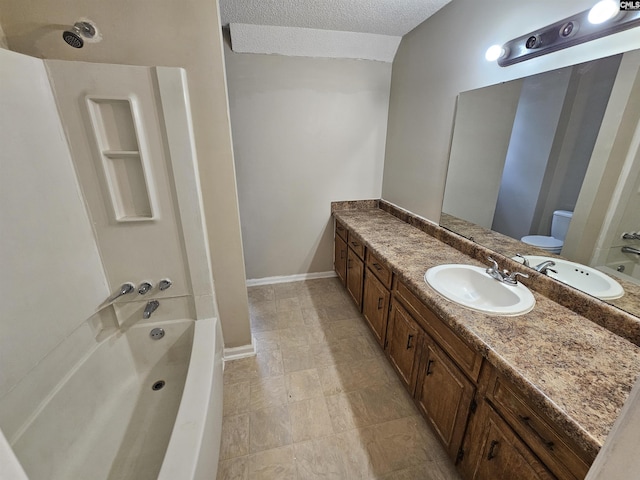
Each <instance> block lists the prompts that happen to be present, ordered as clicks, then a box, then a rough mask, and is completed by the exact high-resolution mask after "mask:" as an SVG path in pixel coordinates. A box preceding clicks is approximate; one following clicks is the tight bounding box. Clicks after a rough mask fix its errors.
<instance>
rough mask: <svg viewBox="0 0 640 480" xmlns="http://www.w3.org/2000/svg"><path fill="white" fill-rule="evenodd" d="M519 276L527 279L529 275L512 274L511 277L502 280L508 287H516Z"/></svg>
mask: <svg viewBox="0 0 640 480" xmlns="http://www.w3.org/2000/svg"><path fill="white" fill-rule="evenodd" d="M519 276H520V277H522V278H529V275H527V274H526V273H520V272H512V273H511V275H509V276H508V277H506V278H505V279H504V281H505V283H508V284H510V285H517V284H518V277H519Z"/></svg>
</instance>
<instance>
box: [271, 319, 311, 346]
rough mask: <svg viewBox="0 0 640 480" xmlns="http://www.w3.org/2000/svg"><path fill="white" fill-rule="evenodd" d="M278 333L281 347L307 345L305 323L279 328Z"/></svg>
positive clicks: (307, 335) (307, 333)
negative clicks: (298, 325)
mask: <svg viewBox="0 0 640 480" xmlns="http://www.w3.org/2000/svg"><path fill="white" fill-rule="evenodd" d="M278 335H279V337H278V338H279V342H280V346H281V348H282V349H287V348H292V347H301V346H306V345H309V332H308V328H307V327H306V326H305V325H302V326H301V327H294V328H283V329H280V330H278Z"/></svg>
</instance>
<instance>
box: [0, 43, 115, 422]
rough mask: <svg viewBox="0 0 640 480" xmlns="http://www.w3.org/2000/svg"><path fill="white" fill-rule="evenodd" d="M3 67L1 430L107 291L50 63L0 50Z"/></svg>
mask: <svg viewBox="0 0 640 480" xmlns="http://www.w3.org/2000/svg"><path fill="white" fill-rule="evenodd" d="M0 65H2V68H1V69H0V84H1V85H2V88H1V89H0V105H2V109H1V110H0V113H1V114H0V144H1V145H2V175H0V202H1V204H2V205H3V208H2V209H0V231H1V232H2V238H1V241H2V248H0V265H2V275H1V276H0V292H1V293H0V299H1V301H0V331H2V335H0V364H1V365H2V370H1V372H0V400H2V401H0V420H2V428H3V430H4V429H5V427H6V425H7V424H6V422H5V421H4V420H6V418H7V416H9V415H11V416H14V417H15V416H16V415H17V412H16V411H15V410H14V411H12V412H7V411H6V410H5V409H4V399H5V398H6V395H7V394H8V393H9V392H10V391H11V390H12V389H13V388H14V387H15V386H16V385H17V384H18V382H19V381H20V380H22V379H23V378H24V377H25V376H26V374H27V373H28V372H30V371H31V370H32V369H33V368H34V367H35V366H36V365H38V364H40V363H41V362H42V361H43V360H44V359H45V358H46V357H47V355H49V354H50V352H51V351H52V350H53V349H54V348H55V347H57V346H58V345H59V344H60V343H61V342H62V341H64V340H65V339H66V338H67V337H69V336H70V335H72V332H74V331H75V330H77V329H78V328H79V326H80V325H82V324H84V323H85V322H86V321H87V319H89V318H90V317H91V316H92V315H94V314H95V313H96V310H97V306H98V305H100V304H101V303H102V301H103V300H104V299H105V298H106V297H107V296H108V294H109V288H108V286H107V280H106V278H105V273H104V270H103V268H102V264H101V260H100V256H99V254H98V249H97V247H96V244H95V239H94V237H93V231H92V229H91V222H90V221H89V217H88V216H87V212H86V210H85V208H84V204H83V201H82V195H81V193H80V187H79V185H78V182H77V180H76V176H75V172H74V170H73V163H72V161H71V154H70V153H69V147H68V146H67V143H66V142H65V141H64V132H63V130H62V124H61V123H60V119H59V117H58V112H57V110H56V104H55V101H54V98H53V92H52V91H51V87H50V85H49V79H48V77H47V72H46V69H45V67H44V63H43V62H42V61H40V60H37V59H34V58H30V57H26V56H24V55H19V54H17V53H14V52H9V51H7V50H4V49H0ZM34 140H35V141H34ZM69 356H71V355H69ZM30 400H31V399H24V401H23V403H29V401H30ZM5 433H7V430H5ZM9 433H13V432H12V431H9Z"/></svg>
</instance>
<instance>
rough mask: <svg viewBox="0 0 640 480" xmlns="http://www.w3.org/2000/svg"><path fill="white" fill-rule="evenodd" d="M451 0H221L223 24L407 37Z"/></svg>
mask: <svg viewBox="0 0 640 480" xmlns="http://www.w3.org/2000/svg"><path fill="white" fill-rule="evenodd" d="M450 1H451V0H220V15H221V17H222V24H223V25H228V24H230V23H244V24H252V25H275V26H281V27H304V28H314V29H321V30H340V31H347V32H361V33H375V34H380V35H391V36H403V35H404V34H406V33H408V32H410V31H411V30H413V29H414V28H415V27H417V26H418V25H419V24H420V23H422V22H423V21H425V20H426V19H427V18H428V17H430V16H431V15H433V14H434V13H435V12H437V11H438V10H440V9H441V8H442V7H443V6H445V5H446V4H447V3H449V2H450Z"/></svg>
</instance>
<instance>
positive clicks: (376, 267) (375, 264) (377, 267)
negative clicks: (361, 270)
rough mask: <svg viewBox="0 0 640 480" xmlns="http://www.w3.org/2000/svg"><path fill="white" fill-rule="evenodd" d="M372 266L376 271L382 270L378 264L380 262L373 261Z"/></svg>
mask: <svg viewBox="0 0 640 480" xmlns="http://www.w3.org/2000/svg"><path fill="white" fill-rule="evenodd" d="M373 266H374V267H375V269H376V270H377V271H380V270H382V267H381V266H380V264H379V263H374V264H373Z"/></svg>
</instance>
